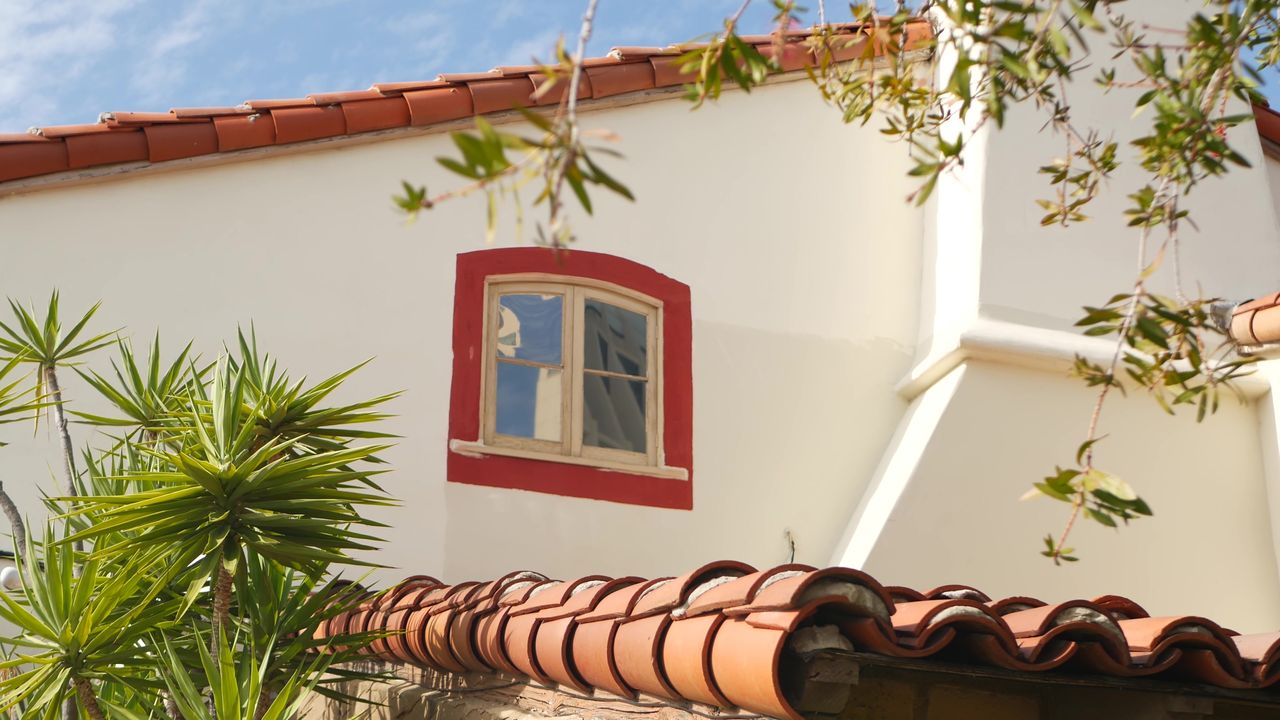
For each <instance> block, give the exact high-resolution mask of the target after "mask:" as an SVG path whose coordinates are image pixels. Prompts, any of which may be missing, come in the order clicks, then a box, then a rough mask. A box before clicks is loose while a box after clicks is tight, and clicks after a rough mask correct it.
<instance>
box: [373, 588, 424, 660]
mask: <svg viewBox="0 0 1280 720" xmlns="http://www.w3.org/2000/svg"><path fill="white" fill-rule="evenodd" d="M439 585H440V581H439V580H436V579H435V578H433V577H428V576H426V575H415V576H413V577H410V578H406V579H405V580H404V581H402V582H400V583H399V584H398V585H395V586H392V587H391V588H389V589H388V590H387V591H386V592H384V593H383V594H382V595H381V596H379V598H378V600H377V602H376V603H375V606H374V611H373V616H372V618H371V619H370V623H369V624H370V627H371V628H373V629H375V630H377V631H379V632H382V633H388V634H386V635H384V636H383V637H378V638H375V639H374V640H373V642H372V643H370V644H369V654H371V655H376V656H378V657H381V658H386V659H388V660H390V659H392V658H393V657H394V656H393V654H392V651H391V645H390V639H391V636H392V635H391V633H393V632H394V631H392V629H391V615H392V613H393V612H395V610H396V609H397V608H398V607H399V603H400V601H401V600H402V599H403V598H404V597H405V596H406V595H408V594H409V593H411V592H413V591H414V590H423V589H429V588H434V587H437V586H439ZM406 614H407V613H406ZM397 631H399V632H403V628H400V629H398V630H397Z"/></svg>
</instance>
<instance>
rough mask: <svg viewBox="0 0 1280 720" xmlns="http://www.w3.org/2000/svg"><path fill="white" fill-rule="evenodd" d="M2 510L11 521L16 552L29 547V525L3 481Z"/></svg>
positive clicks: (0, 508) (1, 493)
mask: <svg viewBox="0 0 1280 720" xmlns="http://www.w3.org/2000/svg"><path fill="white" fill-rule="evenodd" d="M0 511H4V516H5V519H6V520H8V521H9V529H10V530H12V531H13V551H14V553H15V554H17V553H20V552H22V551H23V550H25V549H26V547H27V526H26V525H25V524H24V523H23V522H22V513H20V512H18V506H17V505H15V504H14V503H13V498H11V497H9V493H7V492H5V489H4V482H3V481H0Z"/></svg>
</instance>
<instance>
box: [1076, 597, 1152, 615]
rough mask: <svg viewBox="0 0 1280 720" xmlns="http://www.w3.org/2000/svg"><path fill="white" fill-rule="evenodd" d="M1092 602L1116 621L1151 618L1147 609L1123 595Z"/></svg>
mask: <svg viewBox="0 0 1280 720" xmlns="http://www.w3.org/2000/svg"><path fill="white" fill-rule="evenodd" d="M1090 602H1092V603H1093V604H1094V605H1098V606H1100V607H1102V608H1103V609H1105V610H1106V611H1107V612H1108V613H1110V615H1111V617H1112V618H1114V619H1116V620H1137V619H1139V618H1145V617H1151V614H1150V613H1148V612H1147V611H1146V608H1144V607H1142V606H1141V605H1139V604H1138V603H1136V602H1134V601H1132V600H1130V599H1129V598H1127V597H1124V596H1123V595H1103V596H1101V597H1096V598H1094V599H1093V600H1091V601H1090Z"/></svg>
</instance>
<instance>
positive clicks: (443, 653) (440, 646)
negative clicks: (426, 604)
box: [423, 582, 480, 673]
mask: <svg viewBox="0 0 1280 720" xmlns="http://www.w3.org/2000/svg"><path fill="white" fill-rule="evenodd" d="M479 589H480V583H477V582H471V583H459V584H458V585H457V586H455V591H454V592H452V593H450V594H449V597H447V598H446V599H445V600H443V601H442V602H440V603H437V604H436V605H435V606H433V607H432V608H431V609H430V611H429V614H428V618H427V626H426V631H425V632H424V634H423V640H424V642H423V644H424V646H425V647H426V651H427V655H428V657H429V658H430V660H431V664H432V665H434V666H435V667H437V668H440V669H443V670H448V671H450V672H457V673H464V672H467V667H466V666H465V665H463V664H462V662H460V661H459V659H458V657H457V655H456V654H455V653H454V651H453V644H452V643H451V642H450V626H451V625H452V624H453V622H454V620H455V619H456V618H457V616H458V614H459V613H460V612H461V610H462V607H463V605H465V604H466V602H467V600H468V599H470V598H471V596H472V595H474V594H475V593H476V591H477V590H479Z"/></svg>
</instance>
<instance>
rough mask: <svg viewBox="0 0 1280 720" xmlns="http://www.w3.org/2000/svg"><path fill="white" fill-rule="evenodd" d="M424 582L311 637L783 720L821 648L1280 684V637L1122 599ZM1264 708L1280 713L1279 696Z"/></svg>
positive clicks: (822, 573) (852, 581) (1181, 685)
mask: <svg viewBox="0 0 1280 720" xmlns="http://www.w3.org/2000/svg"><path fill="white" fill-rule="evenodd" d="M434 583H435V581H434V580H432V579H427V580H424V579H422V578H421V577H416V578H410V579H409V580H406V581H405V583H402V584H401V585H397V586H395V587H392V588H391V589H390V590H387V591H385V592H383V593H381V594H380V595H371V596H370V598H369V600H367V601H365V602H363V603H362V604H361V605H360V607H359V608H357V609H355V610H351V611H348V612H345V613H342V614H340V615H338V616H336V617H334V618H332V619H331V620H329V621H327V622H326V623H325V624H324V625H322V626H321V627H320V628H318V629H317V631H316V633H315V638H316V640H317V641H319V642H321V643H334V644H335V645H340V644H341V641H340V640H339V638H340V636H341V635H342V634H343V633H344V632H362V631H364V632H368V631H372V632H381V633H390V635H389V636H388V637H387V638H386V639H385V640H383V639H380V640H378V641H377V642H375V643H374V644H372V645H371V646H369V647H368V648H366V649H365V651H364V652H365V654H366V655H369V656H372V657H374V658H378V659H381V660H384V661H388V662H392V663H407V664H409V665H413V666H418V667H421V668H427V669H432V670H435V671H439V672H445V673H494V672H499V673H504V674H508V675H514V676H516V677H521V678H525V679H527V680H530V681H533V682H537V683H540V684H543V685H548V686H557V687H559V688H561V689H564V690H570V691H577V692H581V693H586V694H592V693H593V692H595V691H604V692H607V693H612V694H614V695H617V696H620V697H623V698H626V699H636V698H638V697H641V696H642V695H644V696H656V697H658V698H662V699H665V700H666V701H668V702H670V703H672V704H675V705H688V704H700V705H709V706H717V707H721V708H737V709H741V710H744V711H748V712H752V713H759V714H762V715H768V716H771V717H775V718H787V719H788V720H800V717H801V716H800V713H799V712H798V711H797V709H796V707H795V706H794V704H793V700H792V698H790V697H789V695H788V693H789V691H791V690H792V688H790V687H788V686H787V681H786V680H784V678H787V677H790V676H791V672H790V671H791V670H793V669H794V668H791V667H790V665H789V663H795V662H801V661H802V657H801V655H802V654H803V653H811V652H814V651H817V650H828V651H834V652H850V653H853V652H856V653H864V654H872V655H879V656H883V657H886V658H887V659H889V660H892V661H894V662H899V661H902V662H910V663H912V664H913V666H915V667H918V668H919V669H921V670H928V669H930V664H931V663H937V662H942V663H946V664H949V665H955V664H956V663H962V664H965V665H969V666H973V667H977V668H981V667H987V668H994V669H996V670H999V671H1013V672H1015V673H1024V674H1027V675H1029V676H1033V677H1036V678H1042V679H1050V678H1052V677H1053V673H1054V672H1056V671H1064V672H1067V673H1074V674H1077V675H1095V676H1107V677H1111V678H1153V680H1154V681H1158V682H1167V683H1168V687H1169V688H1170V690H1171V691H1176V692H1185V691H1187V690H1188V689H1191V688H1194V687H1195V686H1197V685H1200V686H1212V687H1215V688H1223V689H1228V690H1240V691H1247V690H1261V689H1264V688H1274V687H1276V686H1277V683H1280V632H1275V633H1265V634H1256V635H1239V634H1238V633H1235V632H1233V631H1231V630H1226V629H1224V628H1222V627H1220V626H1219V625H1217V624H1216V623H1214V622H1213V621H1211V620H1208V619H1206V618H1203V617H1198V616H1189V615H1187V616H1170V617H1149V616H1148V615H1147V612H1146V611H1145V610H1144V609H1142V607H1141V606H1140V605H1138V604H1137V603H1135V602H1133V601H1132V600H1129V599H1127V598H1123V597H1119V596H1115V595H1108V596H1104V597H1100V598H1096V599H1094V600H1072V601H1069V602H1060V603H1055V604H1048V603H1044V602H1042V601H1040V600H1037V599H1034V598H1028V597H1021V596H1019V597H1014V598H1006V599H1002V600H994V601H993V600H991V599H990V598H989V597H988V596H987V595H985V594H983V593H982V592H980V591H978V590H976V589H974V588H971V587H968V586H964V585H946V586H941V587H938V588H935V589H933V590H930V591H928V592H918V591H916V590H911V589H909V588H899V587H885V586H883V585H881V584H880V583H879V582H878V581H877V580H876V579H875V578H873V577H871V576H870V575H867V574H865V573H863V572H860V571H857V570H851V569H847V568H826V569H822V570H817V569H814V568H811V567H808V566H804V565H784V566H779V567H776V568H772V569H768V570H764V571H756V570H755V569H754V568H752V567H750V566H748V565H746V564H744V563H738V562H732V561H722V562H714V563H708V564H706V565H703V566H702V567H699V568H697V569H695V570H692V571H691V572H689V573H686V574H685V575H682V576H680V577H678V578H661V579H657V580H652V581H647V582H646V581H643V580H642V579H641V578H636V577H628V578H620V579H618V580H610V579H609V578H607V577H605V576H602V575H591V576H586V577H583V578H578V579H576V580H571V581H552V580H547V579H545V577H544V576H542V575H540V574H537V573H510V574H508V575H506V576H504V577H503V578H501V579H499V580H495V581H491V582H487V583H476V582H466V583H459V584H457V585H453V586H442V585H436V584H434ZM419 588H421V589H419ZM427 588H431V590H430V592H424V591H423V590H425V589H427ZM415 590H416V592H415ZM384 599H385V600H384ZM1257 697H1258V699H1260V700H1266V701H1274V702H1277V703H1280V695H1276V694H1274V693H1260V694H1259V695H1258V696H1257Z"/></svg>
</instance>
